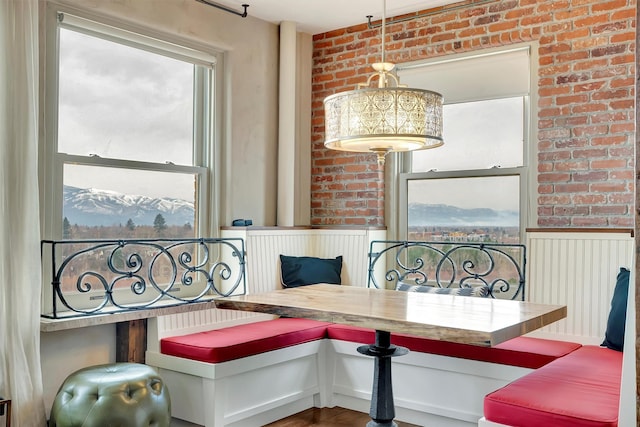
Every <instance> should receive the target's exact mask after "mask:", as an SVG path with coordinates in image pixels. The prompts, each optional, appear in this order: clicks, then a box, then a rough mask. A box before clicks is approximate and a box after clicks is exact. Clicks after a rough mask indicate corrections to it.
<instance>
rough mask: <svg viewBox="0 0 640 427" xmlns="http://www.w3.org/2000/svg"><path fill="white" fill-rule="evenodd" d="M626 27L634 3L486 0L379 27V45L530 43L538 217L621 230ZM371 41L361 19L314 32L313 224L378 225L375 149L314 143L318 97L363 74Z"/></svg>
mask: <svg viewBox="0 0 640 427" xmlns="http://www.w3.org/2000/svg"><path fill="white" fill-rule="evenodd" d="M374 9H375V8H374ZM371 12H374V13H375V12H376V11H375V10H373V11H363V15H366V14H367V13H371ZM424 12H426V11H418V12H417V13H416V14H421V13H424ZM393 19H394V18H393V17H391V18H388V22H390V21H392V20H393ZM635 26H636V2H635V1H634V0H611V1H588V0H559V1H558V0H554V1H532V0H520V1H517V0H513V1H496V2H489V3H484V4H479V5H475V6H474V5H473V4H468V5H467V6H464V7H462V8H460V9H457V10H452V11H441V12H439V13H436V14H432V15H430V16H426V17H421V18H416V19H412V20H408V21H405V22H398V23H392V24H388V25H387V40H386V45H385V49H386V53H387V60H388V61H391V62H395V63H396V64H399V63H402V62H408V61H417V60H421V59H427V58H432V57H438V56H443V55H448V54H454V53H461V52H470V51H477V50H481V49H485V48H490V47H497V46H505V45H510V44H516V43H522V42H527V41H534V40H536V41H538V43H539V52H538V55H539V62H540V63H539V72H538V85H537V86H535V85H534V87H533V89H532V90H534V91H537V92H538V105H537V106H533V108H536V109H537V121H535V122H534V123H533V126H536V127H537V130H538V137H537V141H534V143H535V144H537V147H538V158H537V163H538V169H537V172H535V177H534V179H535V180H536V182H537V194H535V195H531V197H530V200H531V202H532V203H537V211H538V224H537V225H538V226H540V227H632V226H633V223H634V217H633V203H634V141H635V136H634V129H635V127H634V119H635V110H634V99H635ZM380 38H381V34H380V29H379V28H375V29H369V28H368V27H367V25H366V24H362V25H358V26H353V27H349V28H344V29H338V30H335V31H331V32H328V33H324V34H317V35H315V36H314V41H313V43H314V47H313V55H314V58H313V59H314V66H313V74H312V77H313V89H312V90H313V101H312V102H313V105H312V114H313V119H312V144H313V146H312V171H311V173H312V189H311V222H312V224H315V225H319V224H345V225H346V224H363V225H364V224H368V225H384V203H383V201H382V200H383V195H384V188H383V187H384V185H383V182H382V170H381V168H380V167H379V166H378V165H377V164H376V159H375V155H373V154H371V155H369V154H352V153H343V152H336V151H332V150H327V149H325V148H324V145H323V142H324V114H323V104H322V101H323V99H324V98H325V97H326V96H328V95H330V94H333V93H336V92H340V91H343V90H351V89H354V88H355V86H356V85H357V83H360V82H364V81H365V80H366V77H367V76H368V75H369V74H370V73H371V68H370V65H371V64H372V63H374V62H379V61H380V53H381V50H380V41H381V40H380ZM532 225H533V224H532Z"/></svg>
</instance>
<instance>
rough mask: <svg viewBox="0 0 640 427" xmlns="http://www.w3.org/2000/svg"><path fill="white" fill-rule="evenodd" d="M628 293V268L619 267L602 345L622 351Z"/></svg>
mask: <svg viewBox="0 0 640 427" xmlns="http://www.w3.org/2000/svg"><path fill="white" fill-rule="evenodd" d="M628 295H629V270H627V269H626V268H620V272H619V273H618V277H617V279H616V287H615V289H614V290H613V298H612V299H611V311H609V319H608V320H607V331H606V333H605V335H604V341H603V343H602V345H603V346H606V347H608V348H610V349H612V350H618V351H622V347H624V325H625V322H626V319H627V298H628Z"/></svg>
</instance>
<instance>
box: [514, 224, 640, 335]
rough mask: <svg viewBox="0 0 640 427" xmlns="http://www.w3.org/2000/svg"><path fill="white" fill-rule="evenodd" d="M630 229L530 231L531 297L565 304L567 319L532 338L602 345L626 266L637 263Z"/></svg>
mask: <svg viewBox="0 0 640 427" xmlns="http://www.w3.org/2000/svg"><path fill="white" fill-rule="evenodd" d="M633 257H634V238H633V237H632V235H631V233H630V231H628V230H620V231H616V230H613V231H599V230H586V231H584V232H575V231H535V232H529V231H528V232H527V259H528V262H527V280H526V289H527V294H528V297H527V299H528V300H529V301H532V302H538V303H546V304H564V305H566V306H567V317H566V319H563V320H561V321H559V322H555V323H554V324H552V325H550V326H547V327H545V328H543V329H541V330H539V331H536V332H534V333H533V334H532V335H534V336H539V337H548V338H556V339H564V340H569V341H575V342H580V343H582V344H594V345H599V344H600V343H601V342H602V340H603V338H604V333H605V329H606V325H607V318H608V316H609V308H610V305H611V297H612V295H613V289H614V288H615V284H616V276H617V274H618V272H619V271H620V267H625V268H628V269H630V270H633V269H632V265H633Z"/></svg>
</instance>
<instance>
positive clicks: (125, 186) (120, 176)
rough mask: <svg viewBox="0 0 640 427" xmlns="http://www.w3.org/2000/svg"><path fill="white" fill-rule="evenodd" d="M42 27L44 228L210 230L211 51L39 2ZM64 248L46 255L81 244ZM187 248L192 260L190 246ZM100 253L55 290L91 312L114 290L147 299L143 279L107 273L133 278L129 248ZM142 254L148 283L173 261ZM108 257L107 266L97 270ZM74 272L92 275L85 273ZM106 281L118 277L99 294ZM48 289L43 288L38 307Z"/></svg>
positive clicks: (150, 232) (78, 232)
mask: <svg viewBox="0 0 640 427" xmlns="http://www.w3.org/2000/svg"><path fill="white" fill-rule="evenodd" d="M62 9H64V8H62ZM79 15H83V16H79ZM47 31H48V32H47V37H46V40H47V45H46V65H45V69H46V75H45V86H46V93H45V99H46V103H45V123H46V128H45V134H46V138H45V140H44V141H43V146H42V151H41V153H42V156H41V158H40V163H41V164H40V166H41V168H40V176H41V192H42V200H43V203H42V207H43V209H42V211H43V214H42V220H43V225H44V226H43V236H44V237H45V238H46V239H54V240H58V239H64V240H74V241H75V240H95V239H111V240H113V239H134V240H137V239H158V240H166V239H187V238H194V237H200V236H205V237H212V236H214V235H215V234H214V232H213V231H212V229H211V228H212V227H211V224H215V217H216V213H215V212H212V210H211V206H212V205H214V204H213V203H211V202H210V200H211V199H212V198H213V196H214V195H213V182H212V181H213V176H214V173H213V172H214V170H213V163H214V152H215V150H214V146H215V144H214V127H215V123H214V117H215V115H214V106H215V104H216V103H215V99H214V98H215V97H214V82H215V67H216V61H217V54H216V53H215V52H209V51H208V48H206V47H203V46H200V45H194V44H185V43H181V41H179V40H174V39H170V40H167V39H165V37H164V36H163V35H158V34H155V33H153V31H152V30H150V29H145V28H137V27H132V26H131V25H128V24H125V23H122V22H116V21H111V20H109V19H107V18H105V17H98V16H89V15H84V14H82V13H78V12H77V11H74V12H73V13H68V11H66V10H59V9H58V7H56V6H50V8H49V10H48V15H47ZM62 247H63V248H64V250H63V252H64V253H56V254H55V256H56V258H57V262H58V263H60V261H61V260H62V259H65V258H67V257H70V254H72V253H74V252H78V251H81V244H80V243H74V244H69V245H63V246H62ZM135 249H137V248H135ZM186 251H187V250H185V252H186ZM189 251H191V253H192V254H193V255H194V256H193V257H194V259H195V258H196V249H192V248H189ZM103 252H104V253H100V252H98V253H97V254H95V255H94V254H93V253H92V254H91V256H92V257H93V258H90V257H88V256H87V257H85V258H83V259H82V262H83V264H80V268H79V269H76V270H74V269H67V271H70V275H69V277H63V278H62V291H63V292H65V293H66V292H67V291H69V295H66V296H65V297H66V298H67V299H68V300H69V301H70V302H71V303H72V305H74V306H76V307H83V308H84V309H92V308H93V307H96V306H98V305H99V304H101V302H102V301H104V300H105V298H106V296H105V295H107V294H110V293H111V291H112V290H115V291H117V292H114V293H113V294H119V295H118V296H117V299H118V301H119V302H124V303H129V302H133V301H134V300H136V301H137V300H144V301H146V300H151V299H152V298H155V296H156V294H153V292H154V291H153V289H152V288H153V286H151V283H150V282H149V283H146V289H147V291H146V292H145V293H140V292H136V291H137V289H136V284H135V283H133V284H132V281H131V280H129V281H127V280H120V279H117V280H116V279H114V278H115V277H119V276H120V275H122V276H126V275H127V273H128V272H132V273H131V274H132V277H134V278H135V277H137V276H136V275H135V273H137V270H136V268H137V267H138V265H139V264H138V258H136V257H137V255H133V256H129V255H126V253H125V252H124V250H122V251H119V252H117V251H116V252H114V253H115V254H116V255H117V256H114V255H113V254H112V257H113V259H107V258H108V257H109V253H108V252H107V251H103ZM141 256H147V258H152V259H154V260H155V258H158V260H157V262H155V263H153V264H151V261H152V259H144V260H141V261H140V262H143V263H144V266H145V269H150V268H151V267H149V266H151V265H153V268H155V269H156V270H158V271H154V272H153V273H154V280H155V282H156V283H154V285H157V286H163V284H164V283H165V282H167V283H169V282H170V281H171V277H172V275H175V272H173V271H172V266H173V267H175V265H173V264H172V263H171V262H170V261H165V260H164V258H163V257H162V256H157V255H154V254H153V253H146V252H141ZM100 257H103V258H102V259H98V258H100ZM154 257H155V258H154ZM44 261H45V262H47V260H44ZM108 261H110V262H112V264H113V268H112V269H111V270H110V271H106V270H104V266H106V265H107V264H108ZM174 264H175V262H174ZM84 269H87V270H88V271H89V270H90V271H92V272H95V273H96V274H93V273H92V274H90V275H84V274H83V273H82V272H83V271H84ZM77 270H78V271H77ZM103 270H104V271H103ZM145 272H146V270H145ZM45 273H48V272H47V269H45ZM149 274H151V273H150V272H149ZM76 276H78V277H76ZM98 276H101V277H103V278H105V280H104V282H102V281H101V280H96V279H95V278H96V277H98ZM195 279H196V280H199V279H200V277H197V278H195ZM112 280H113V281H114V283H116V284H115V285H114V287H113V289H108V290H107V289H106V287H107V285H106V284H107V283H110V281H112ZM194 282H195V280H194ZM138 284H139V283H138ZM201 285H202V286H201ZM203 286H204V283H198V286H195V285H193V286H189V287H187V286H182V288H183V289H181V288H180V287H178V286H175V287H174V288H172V289H171V291H170V292H176V295H178V292H180V295H182V294H185V293H196V294H197V293H198V292H200V289H202V287H203ZM81 288H82V289H81ZM187 288H189V289H187ZM78 290H81V292H78ZM132 290H133V292H132ZM50 292H51V289H50V287H45V292H43V301H46V303H48V301H50V299H51V296H50V295H45V294H47V293H50ZM149 294H153V295H151V296H149ZM120 295H122V296H120ZM115 299H116V298H114V300H115ZM48 304H50V303H48Z"/></svg>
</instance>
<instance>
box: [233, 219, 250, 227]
mask: <svg viewBox="0 0 640 427" xmlns="http://www.w3.org/2000/svg"><path fill="white" fill-rule="evenodd" d="M231 225H232V226H234V227H246V226H249V225H253V221H252V220H250V219H234V220H233V222H232V223H231Z"/></svg>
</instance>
